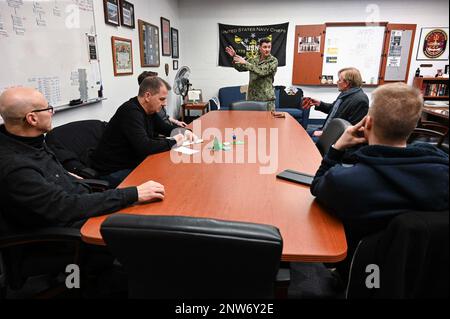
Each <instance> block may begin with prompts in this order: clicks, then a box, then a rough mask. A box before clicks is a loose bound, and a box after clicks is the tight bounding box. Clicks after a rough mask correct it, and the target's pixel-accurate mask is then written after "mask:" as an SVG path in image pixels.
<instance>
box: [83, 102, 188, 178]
mask: <svg viewBox="0 0 450 319" xmlns="http://www.w3.org/2000/svg"><path fill="white" fill-rule="evenodd" d="M174 129H177V130H180V129H179V128H178V127H176V126H173V125H169V124H167V123H166V122H164V121H163V120H162V119H161V117H160V116H158V114H157V113H154V114H152V115H147V114H146V113H145V111H144V109H143V108H142V106H141V105H140V104H139V101H138V99H137V97H134V98H132V99H130V100H129V101H127V102H125V103H124V104H122V106H120V107H119V108H118V110H117V111H116V114H114V116H113V117H112V118H111V120H110V121H109V123H108V126H107V127H106V131H105V133H104V134H103V137H102V139H101V140H100V143H99V145H98V146H97V149H96V150H95V151H94V153H93V154H92V161H93V167H94V168H95V169H96V170H97V171H99V172H100V173H101V174H109V173H113V172H116V171H120V170H124V169H134V168H135V167H136V166H138V165H139V164H140V163H141V162H142V161H143V160H144V159H145V158H146V157H147V156H148V155H151V154H156V153H160V152H164V151H168V150H170V149H171V147H172V146H173V145H175V144H176V142H175V141H174V140H168V139H166V138H164V137H162V138H161V137H159V134H162V135H164V136H170V135H171V132H172V130H174Z"/></svg>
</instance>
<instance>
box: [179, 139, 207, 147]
mask: <svg viewBox="0 0 450 319" xmlns="http://www.w3.org/2000/svg"><path fill="white" fill-rule="evenodd" d="M200 143H203V140H202V139H198V140H196V141H194V142H189V141H185V142H184V143H183V146H189V145H192V144H200Z"/></svg>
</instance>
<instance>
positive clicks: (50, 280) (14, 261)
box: [0, 207, 82, 299]
mask: <svg viewBox="0 0 450 319" xmlns="http://www.w3.org/2000/svg"><path fill="white" fill-rule="evenodd" d="M18 213H20V212H18ZM1 214H2V212H1V207H0V228H1V230H0V299H2V298H11V296H10V295H12V296H13V298H51V297H54V296H56V295H58V294H60V293H62V292H63V291H64V290H65V285H64V283H61V282H58V281H57V277H58V275H59V274H61V273H64V272H65V269H66V266H67V265H69V264H76V265H80V258H81V245H82V242H81V236H80V231H79V230H78V229H71V228H63V227H50V228H45V229H39V230H35V231H23V232H17V231H8V232H6V233H5V230H6V229H7V226H6V222H5V220H4V219H3V218H2V215H1ZM55 251H56V253H55ZM36 278H41V279H45V280H44V281H46V282H47V285H42V287H39V288H40V289H37V291H36V289H35V288H34V287H33V289H29V288H28V290H27V291H26V292H24V291H23V290H24V289H22V288H23V287H24V285H25V284H26V283H27V281H28V280H33V279H36ZM41 288H42V289H41ZM8 292H9V295H8Z"/></svg>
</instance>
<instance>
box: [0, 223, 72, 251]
mask: <svg viewBox="0 0 450 319" xmlns="http://www.w3.org/2000/svg"><path fill="white" fill-rule="evenodd" d="M80 241H81V234H80V230H79V229H76V228H69V227H49V228H43V229H40V230H36V231H32V232H27V233H19V234H12V235H6V236H3V237H0V249H4V248H9V247H16V246H22V245H28V244H31V243H42V242H80Z"/></svg>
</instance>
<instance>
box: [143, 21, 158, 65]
mask: <svg viewBox="0 0 450 319" xmlns="http://www.w3.org/2000/svg"><path fill="white" fill-rule="evenodd" d="M138 28H139V47H140V53H141V66H142V67H149V66H150V67H158V66H159V65H160V61H159V60H160V59H159V28H158V27H157V26H155V25H153V24H150V23H148V22H145V21H143V20H138Z"/></svg>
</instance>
